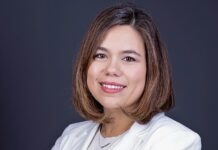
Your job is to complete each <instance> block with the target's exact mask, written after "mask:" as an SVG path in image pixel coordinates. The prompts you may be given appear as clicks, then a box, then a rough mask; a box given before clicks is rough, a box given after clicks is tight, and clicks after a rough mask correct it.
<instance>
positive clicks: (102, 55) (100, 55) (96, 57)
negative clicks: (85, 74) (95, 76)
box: [93, 53, 106, 59]
mask: <svg viewBox="0 0 218 150" xmlns="http://www.w3.org/2000/svg"><path fill="white" fill-rule="evenodd" d="M104 58H106V55H105V54H102V53H98V54H95V55H94V56H93V59H104Z"/></svg>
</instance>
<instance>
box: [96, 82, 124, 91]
mask: <svg viewBox="0 0 218 150" xmlns="http://www.w3.org/2000/svg"><path fill="white" fill-rule="evenodd" d="M100 85H101V89H102V90H103V92H105V93H111V94H113V93H119V92H121V91H122V90H123V89H124V88H125V87H126V86H125V85H121V84H118V83H114V82H100Z"/></svg>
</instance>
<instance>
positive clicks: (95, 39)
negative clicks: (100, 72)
mask: <svg viewBox="0 0 218 150" xmlns="http://www.w3.org/2000/svg"><path fill="white" fill-rule="evenodd" d="M117 25H130V26H131V27H132V28H133V29H135V30H136V31H138V32H139V33H140V34H141V36H142V38H143V40H144V45H145V59H146V70H147V73H146V77H145V78H146V84H145V88H144V92H143V93H142V95H141V97H140V99H139V100H138V101H137V102H136V103H135V104H134V105H133V106H132V107H131V109H128V110H123V111H124V112H125V113H126V114H127V115H128V116H129V117H131V118H132V119H134V120H135V121H137V122H139V123H146V122H148V121H149V120H150V119H151V118H152V117H153V116H154V115H155V114H157V113H158V112H166V111H168V110H170V109H171V108H172V107H173V106H174V93H173V87H172V78H171V72H170V66H169V62H168V58H167V51H166V49H165V47H164V45H163V43H162V42H161V40H160V35H159V32H158V30H157V27H156V25H155V24H154V22H153V20H152V18H151V17H150V16H149V15H148V14H146V13H145V12H144V11H143V10H142V9H139V8H138V7H136V6H135V5H133V4H129V3H126V4H119V5H115V6H112V7H109V8H107V9H105V10H103V11H102V12H101V13H100V14H99V15H98V16H97V17H96V18H95V20H94V21H93V22H92V24H91V26H90V27H89V29H88V32H87V34H86V36H85V38H84V40H83V42H82V44H81V47H80V51H79V55H78V58H77V62H76V66H75V71H74V76H73V102H74V105H75V108H76V110H77V111H78V112H79V113H80V114H81V115H82V116H83V117H85V118H87V119H91V120H94V121H98V122H104V120H105V115H104V111H103V107H102V106H101V104H99V103H98V102H97V101H96V100H95V98H94V97H93V96H92V94H91V93H90V91H89V89H88V86H87V70H88V68H89V65H90V63H91V61H92V57H93V55H94V54H95V53H96V49H97V48H96V47H97V46H98V45H99V44H100V43H101V41H102V40H103V38H104V35H105V33H106V32H107V31H108V30H109V29H110V28H112V27H113V26H117Z"/></svg>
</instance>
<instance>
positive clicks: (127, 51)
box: [97, 46, 141, 57]
mask: <svg viewBox="0 0 218 150" xmlns="http://www.w3.org/2000/svg"><path fill="white" fill-rule="evenodd" d="M97 50H101V51H105V52H108V49H107V48H105V47H101V46H98V47H97ZM122 53H124V54H135V55H137V56H139V57H141V54H139V53H138V52H136V51H135V50H131V49H130V50H124V51H122Z"/></svg>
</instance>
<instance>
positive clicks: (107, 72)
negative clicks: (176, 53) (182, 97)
mask: <svg viewBox="0 0 218 150" xmlns="http://www.w3.org/2000/svg"><path fill="white" fill-rule="evenodd" d="M73 89H74V105H75V108H76V109H77V111H78V112H79V113H80V114H81V115H82V116H83V117H84V118H86V119H88V120H89V121H85V122H80V123H75V124H71V125H69V126H68V127H67V128H66V129H65V131H64V132H63V134H62V136H61V137H60V138H59V139H58V140H57V141H56V143H55V145H54V147H53V148H52V150H87V149H89V150H101V149H103V150H106V149H113V150H200V149H201V141H200V137H199V135H198V134H197V133H195V132H193V131H191V130H190V129H188V128H187V127H185V126H184V125H182V124H180V123H178V122H176V121H174V120H172V119H171V118H169V117H167V116H165V114H164V112H166V111H168V110H170V109H171V108H172V107H173V105H174V94H173V88H172V79H171V74H170V67H169V63H168V59H167V52H166V49H165V48H164V46H163V43H162V42H161V40H160V36H159V33H158V30H157V27H156V26H155V24H154V23H153V21H152V19H151V17H150V16H149V15H147V14H146V13H145V12H144V11H143V10H141V9H139V8H137V7H135V6H134V5H132V4H121V5H116V6H112V7H110V8H107V9H105V10H104V11H102V12H101V13H100V14H99V15H98V16H97V18H96V19H95V20H94V22H93V23H92V24H91V26H90V28H89V30H88V32H87V35H86V37H85V38H84V41H83V43H82V45H81V48H80V52H79V56H78V60H77V63H76V67H75V74H74V88H73Z"/></svg>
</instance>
